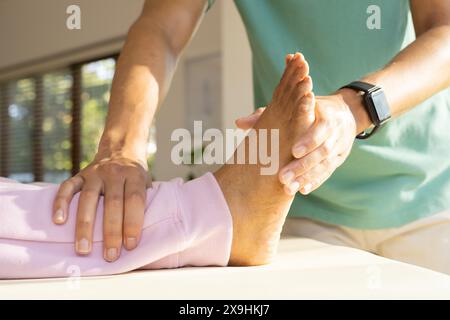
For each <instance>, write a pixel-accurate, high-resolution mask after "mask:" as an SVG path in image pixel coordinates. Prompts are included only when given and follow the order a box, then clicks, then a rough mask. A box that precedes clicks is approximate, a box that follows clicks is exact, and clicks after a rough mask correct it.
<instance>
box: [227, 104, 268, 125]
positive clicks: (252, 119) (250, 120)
mask: <svg viewBox="0 0 450 320" xmlns="http://www.w3.org/2000/svg"><path fill="white" fill-rule="evenodd" d="M265 109H266V107H261V108H258V109H256V110H255V112H253V113H252V114H250V115H248V116H245V117H241V118H238V119H236V121H235V124H236V126H237V127H238V128H239V129H243V130H247V129H250V128H253V126H254V125H255V124H256V122H257V121H258V119H259V117H260V116H261V115H262V113H263V112H264V110H265Z"/></svg>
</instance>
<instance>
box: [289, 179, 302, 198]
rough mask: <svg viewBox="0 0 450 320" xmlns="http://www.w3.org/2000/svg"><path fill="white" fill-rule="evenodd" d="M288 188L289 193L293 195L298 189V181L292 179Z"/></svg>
mask: <svg viewBox="0 0 450 320" xmlns="http://www.w3.org/2000/svg"><path fill="white" fill-rule="evenodd" d="M288 188H289V192H290V194H291V195H294V194H295V193H296V192H297V191H298V188H300V183H298V182H297V181H294V182H292V183H291V184H290V185H289V187H288Z"/></svg>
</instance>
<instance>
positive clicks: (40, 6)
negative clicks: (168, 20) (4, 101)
mask: <svg viewBox="0 0 450 320" xmlns="http://www.w3.org/2000/svg"><path fill="white" fill-rule="evenodd" d="M71 4H77V5H79V6H80V9H81V30H69V29H67V27H66V19H67V17H68V15H67V13H66V8H67V7H68V6H69V5H71ZM142 4H143V0H126V1H124V0H76V1H74V0H34V1H30V0H2V1H0V39H1V40H2V42H1V44H2V46H1V49H0V70H2V69H3V68H5V67H7V66H12V65H20V64H23V63H26V62H33V61H36V60H40V59H42V58H46V57H49V56H57V55H60V54H67V53H68V52H73V51H77V50H82V49H84V48H85V47H87V46H94V47H95V45H98V44H100V43H105V42H108V41H109V42H111V41H112V40H115V39H120V38H123V37H124V36H125V35H126V33H127V30H128V28H129V26H130V25H131V24H132V22H133V21H134V20H135V19H136V17H137V16H138V14H139V12H140V11H141V7H142Z"/></svg>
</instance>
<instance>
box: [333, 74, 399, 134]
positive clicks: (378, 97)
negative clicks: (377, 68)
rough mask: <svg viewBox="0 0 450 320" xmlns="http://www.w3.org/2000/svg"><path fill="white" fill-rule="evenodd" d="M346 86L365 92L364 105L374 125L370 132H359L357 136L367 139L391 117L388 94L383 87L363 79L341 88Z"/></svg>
mask: <svg viewBox="0 0 450 320" xmlns="http://www.w3.org/2000/svg"><path fill="white" fill-rule="evenodd" d="M344 88H349V89H353V90H357V91H359V92H362V94H363V101H364V107H365V108H366V111H367V113H368V114H369V118H370V120H371V121H372V123H373V125H374V127H373V129H372V130H371V131H370V132H362V133H360V134H358V135H357V136H356V138H357V139H367V138H368V137H370V136H371V135H373V134H374V133H375V132H376V131H377V130H378V129H379V128H380V127H381V126H382V125H383V124H384V123H386V122H387V121H388V120H389V119H390V118H391V111H390V108H389V104H388V102H387V99H386V95H385V94H384V91H383V89H382V88H381V87H379V86H375V85H373V84H370V83H367V82H362V81H354V82H352V83H349V84H348V85H346V86H343V87H342V88H341V89H344Z"/></svg>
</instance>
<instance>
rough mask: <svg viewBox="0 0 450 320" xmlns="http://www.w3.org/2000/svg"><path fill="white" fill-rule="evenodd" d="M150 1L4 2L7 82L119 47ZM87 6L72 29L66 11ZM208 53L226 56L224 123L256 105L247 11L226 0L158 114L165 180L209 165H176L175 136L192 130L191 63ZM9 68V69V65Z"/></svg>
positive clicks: (0, 68) (209, 17)
mask: <svg viewBox="0 0 450 320" xmlns="http://www.w3.org/2000/svg"><path fill="white" fill-rule="evenodd" d="M142 3H143V0H126V1H125V0H76V1H75V0H38V1H30V0H0V43H1V44H2V45H1V47H0V79H1V78H2V77H7V76H10V75H11V74H17V73H18V72H36V71H39V70H46V69H49V68H56V67H58V66H61V65H64V64H67V63H68V62H74V61H77V59H78V61H79V60H85V59H88V58H89V57H91V58H92V57H95V56H98V55H101V54H105V55H106V54H108V53H113V52H116V51H117V50H118V49H119V48H120V47H121V45H122V43H123V39H124V37H125V35H126V33H127V30H128V28H129V26H130V25H131V24H132V22H133V21H134V20H135V19H136V17H137V16H138V14H139V12H140V10H141V7H142ZM70 4H78V5H79V6H80V8H81V19H82V25H81V30H68V29H67V28H66V25H65V23H66V18H67V14H66V8H67V6H68V5H70ZM208 54H220V55H221V58H222V75H221V77H222V79H221V83H222V85H221V90H222V94H221V97H222V101H221V103H220V106H219V107H218V109H217V112H218V113H220V118H221V123H222V128H230V127H234V119H235V118H236V117H238V116H241V115H243V114H247V113H250V112H251V110H252V106H253V94H252V88H251V87H252V84H251V82H252V77H251V57H250V49H249V46H248V43H247V39H246V35H245V31H244V28H243V25H242V22H241V20H240V17H239V14H238V12H237V10H236V8H235V6H234V3H233V2H232V1H230V0H218V1H216V4H215V5H214V6H213V8H212V9H211V10H210V11H209V12H208V13H207V14H206V16H205V18H204V21H203V22H202V25H201V26H200V28H199V30H198V32H197V34H196V35H195V37H194V38H193V39H192V41H191V43H190V44H189V46H188V48H187V49H186V51H185V52H184V55H183V58H182V59H181V60H180V62H179V65H178V69H177V72H176V74H175V76H174V78H173V83H172V86H171V89H170V91H169V93H168V95H167V98H166V101H165V102H164V103H163V105H162V107H161V108H160V110H159V112H158V115H157V122H156V129H157V131H156V134H157V145H158V152H157V156H156V162H155V168H154V175H155V176H156V178H158V179H160V180H166V179H170V178H172V177H176V176H182V177H186V175H187V173H188V172H189V171H191V170H194V172H195V173H196V174H197V175H199V174H201V173H202V172H204V171H205V170H207V169H211V168H208V167H205V166H198V167H195V168H194V169H193V168H192V167H187V166H176V165H173V164H172V162H171V160H170V151H171V148H172V146H173V144H172V143H171V142H170V135H171V133H172V131H173V130H174V129H176V128H180V127H186V122H185V112H186V111H185V110H186V103H185V101H186V86H185V81H186V79H185V65H184V64H185V61H186V60H187V59H191V58H196V57H201V56H204V55H208ZM5 68H7V69H5Z"/></svg>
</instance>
